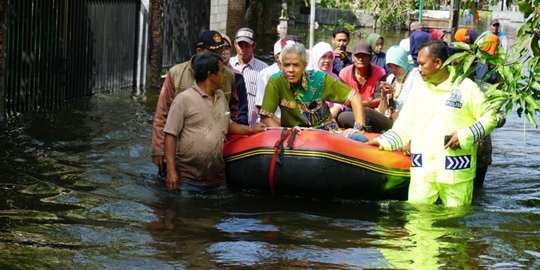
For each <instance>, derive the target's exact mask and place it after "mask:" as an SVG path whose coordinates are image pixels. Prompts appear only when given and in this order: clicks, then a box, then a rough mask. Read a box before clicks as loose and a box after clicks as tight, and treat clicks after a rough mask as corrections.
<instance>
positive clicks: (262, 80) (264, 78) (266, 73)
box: [255, 63, 281, 122]
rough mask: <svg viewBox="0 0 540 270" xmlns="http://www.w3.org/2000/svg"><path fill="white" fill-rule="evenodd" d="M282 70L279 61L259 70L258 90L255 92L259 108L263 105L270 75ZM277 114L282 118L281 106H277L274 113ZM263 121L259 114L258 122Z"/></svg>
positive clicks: (256, 104) (256, 103)
mask: <svg viewBox="0 0 540 270" xmlns="http://www.w3.org/2000/svg"><path fill="white" fill-rule="evenodd" d="M279 71H280V69H279V66H278V64H277V63H274V64H272V65H271V66H269V67H267V68H265V69H263V70H261V72H259V76H258V77H257V92H256V94H255V106H256V107H257V111H258V109H259V108H260V107H261V106H262V102H263V99H264V92H265V90H266V85H267V84H268V80H269V79H270V77H271V76H272V75H274V74H276V73H278V72H279ZM274 115H275V116H277V117H279V118H281V110H280V109H279V106H278V107H277V110H276V112H275V113H274ZM260 121H261V116H260V115H257V122H260Z"/></svg>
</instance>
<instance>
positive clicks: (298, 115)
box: [259, 70, 355, 130]
mask: <svg viewBox="0 0 540 270" xmlns="http://www.w3.org/2000/svg"><path fill="white" fill-rule="evenodd" d="M354 94H355V91H354V90H352V89H351V87H350V86H348V85H346V84H344V83H342V82H340V81H338V80H336V79H334V78H332V77H331V76H328V75H327V74H326V73H325V72H322V71H317V70H306V71H305V72H304V76H302V84H301V85H298V86H294V85H291V84H290V83H289V82H288V81H287V79H286V78H285V74H284V73H283V72H282V71H280V72H278V73H276V74H274V75H272V77H270V79H269V80H268V84H267V85H266V90H265V92H264V99H263V103H262V106H261V110H260V111H259V114H260V115H262V116H266V117H273V116H274V112H275V111H276V109H277V106H279V107H280V109H281V125H282V126H284V127H294V126H300V127H312V128H319V129H324V130H336V129H337V123H336V121H335V120H334V118H333V117H332V115H331V114H330V109H329V107H328V105H327V104H326V102H325V101H330V102H334V103H342V104H345V105H348V104H349V102H350V97H352V95H354Z"/></svg>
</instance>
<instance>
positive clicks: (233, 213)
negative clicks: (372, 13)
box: [0, 36, 540, 269]
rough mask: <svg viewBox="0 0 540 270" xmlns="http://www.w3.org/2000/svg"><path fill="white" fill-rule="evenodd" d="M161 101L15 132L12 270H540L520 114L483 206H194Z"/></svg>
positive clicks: (7, 185)
mask: <svg viewBox="0 0 540 270" xmlns="http://www.w3.org/2000/svg"><path fill="white" fill-rule="evenodd" d="M400 38H401V36H400V37H399V38H397V37H396V38H394V39H392V38H387V43H386V45H385V47H386V48H388V47H389V46H390V45H392V44H394V43H397V42H399V39H400ZM272 43H273V42H272ZM269 44H270V43H269ZM270 45H271V44H270ZM262 47H263V48H264V49H263V50H264V51H270V50H271V49H269V48H271V46H267V47H268V48H266V47H264V46H262ZM157 95H158V93H157V92H151V93H142V94H130V93H128V92H125V91H123V92H122V91H121V92H119V93H113V94H107V95H96V96H94V97H93V98H91V99H90V100H88V101H82V102H79V103H78V104H74V105H73V106H71V108H69V109H66V110H64V111H60V112H53V113H38V114H34V115H26V116H24V117H21V118H17V119H13V120H12V121H10V122H9V123H7V124H5V125H3V126H2V127H1V131H0V156H1V158H0V269H47V268H51V269H229V268H232V269H261V268H266V269H291V268H294V269H306V268H307V269H360V268H385V269H388V268H391V269H394V268H399V269H438V268H441V269H463V268H465V269H479V268H481V269H484V268H488V269H538V268H540V243H539V241H538V239H540V229H539V228H540V181H539V180H540V165H539V164H540V157H539V156H538V153H539V149H540V139H539V138H540V132H539V130H538V129H536V128H532V127H530V126H529V125H528V124H525V123H524V121H523V119H520V118H518V117H517V116H515V115H512V116H510V117H509V119H508V122H507V124H506V126H505V127H503V128H501V129H497V130H496V131H495V132H494V134H493V135H492V138H493V145H494V150H493V152H494V153H493V160H494V161H493V165H492V166H491V167H490V170H489V171H488V174H487V177H486V184H485V188H484V189H483V190H481V191H479V192H477V195H476V197H475V200H474V202H473V205H472V206H471V207H470V208H465V209H447V208H444V207H441V206H439V205H432V206H423V207H415V206H411V205H409V204H407V203H404V202H399V201H378V202H373V201H360V200H358V201H354V200H333V201H320V200H315V199H305V198H304V199H300V198H277V197H271V196H266V195H256V194H252V195H247V194H240V193H236V192H231V193H229V194H226V195H220V196H215V197H189V196H181V195H178V194H171V193H168V192H166V191H165V187H164V185H163V183H161V182H160V181H159V180H157V179H156V178H155V173H156V170H155V167H154V165H153V164H151V162H150V157H149V143H150V133H151V123H152V116H153V112H154V110H155V104H156V99H157Z"/></svg>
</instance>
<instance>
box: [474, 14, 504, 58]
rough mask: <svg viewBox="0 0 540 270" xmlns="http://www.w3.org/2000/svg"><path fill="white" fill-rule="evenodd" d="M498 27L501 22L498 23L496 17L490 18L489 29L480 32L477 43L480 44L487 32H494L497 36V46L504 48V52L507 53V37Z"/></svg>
mask: <svg viewBox="0 0 540 270" xmlns="http://www.w3.org/2000/svg"><path fill="white" fill-rule="evenodd" d="M500 27H501V24H500V23H499V20H498V19H491V22H490V24H489V30H487V31H485V32H483V33H482V34H480V36H479V37H478V40H479V41H478V44H481V43H482V42H484V40H485V38H486V37H487V36H488V35H489V34H494V35H496V36H498V37H499V47H502V48H503V49H504V52H505V53H507V52H508V38H507V37H506V35H505V34H504V33H503V32H501V31H499V28H500Z"/></svg>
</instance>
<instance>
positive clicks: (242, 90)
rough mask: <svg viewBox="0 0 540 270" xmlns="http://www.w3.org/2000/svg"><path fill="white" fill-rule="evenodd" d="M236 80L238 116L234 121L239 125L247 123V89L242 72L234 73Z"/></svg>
mask: <svg viewBox="0 0 540 270" xmlns="http://www.w3.org/2000/svg"><path fill="white" fill-rule="evenodd" d="M235 80H236V93H237V94H238V101H239V103H238V117H237V118H236V122H237V123H238V124H241V125H247V124H248V100H247V90H246V82H245V80H244V76H242V74H238V75H236V74H235Z"/></svg>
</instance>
